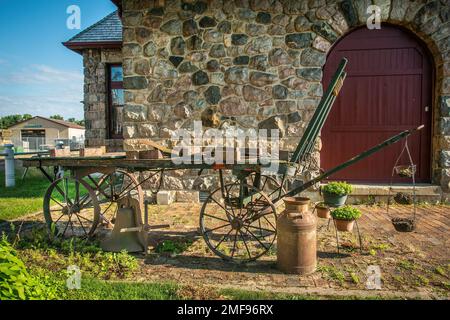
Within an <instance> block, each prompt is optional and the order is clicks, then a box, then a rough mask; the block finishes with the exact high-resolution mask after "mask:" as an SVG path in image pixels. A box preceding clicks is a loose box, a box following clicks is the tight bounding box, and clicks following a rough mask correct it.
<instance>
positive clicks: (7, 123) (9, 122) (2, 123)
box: [0, 114, 33, 129]
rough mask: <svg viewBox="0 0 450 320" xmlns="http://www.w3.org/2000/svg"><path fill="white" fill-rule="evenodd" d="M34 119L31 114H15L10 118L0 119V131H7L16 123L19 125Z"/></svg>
mask: <svg viewBox="0 0 450 320" xmlns="http://www.w3.org/2000/svg"><path fill="white" fill-rule="evenodd" d="M31 118H33V116H32V115H31V114H24V115H21V114H14V115H9V116H4V117H0V129H6V128H8V127H11V126H13V125H15V124H16V123H19V122H21V121H24V120H28V119H31Z"/></svg>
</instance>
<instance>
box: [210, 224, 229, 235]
mask: <svg viewBox="0 0 450 320" xmlns="http://www.w3.org/2000/svg"><path fill="white" fill-rule="evenodd" d="M226 226H231V224H230V223H227V224H224V225H222V226H220V227H217V228H214V229H209V230H206V231H205V233H209V232H213V231H216V230H218V229H222V228H224V227H226Z"/></svg>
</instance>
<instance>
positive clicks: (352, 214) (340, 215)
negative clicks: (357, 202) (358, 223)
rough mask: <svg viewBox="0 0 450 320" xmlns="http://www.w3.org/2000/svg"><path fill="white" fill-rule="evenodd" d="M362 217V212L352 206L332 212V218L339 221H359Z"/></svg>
mask: <svg viewBox="0 0 450 320" xmlns="http://www.w3.org/2000/svg"><path fill="white" fill-rule="evenodd" d="M361 215H362V213H361V210H359V209H357V208H355V207H352V206H344V207H341V208H337V209H335V210H333V211H332V212H331V216H332V217H333V218H334V219H338V220H355V219H359V218H360V217H361Z"/></svg>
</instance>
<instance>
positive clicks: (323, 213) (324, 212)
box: [316, 207, 331, 219]
mask: <svg viewBox="0 0 450 320" xmlns="http://www.w3.org/2000/svg"><path fill="white" fill-rule="evenodd" d="M316 210H317V216H318V217H319V218H322V219H330V218H331V210H330V208H326V207H316Z"/></svg>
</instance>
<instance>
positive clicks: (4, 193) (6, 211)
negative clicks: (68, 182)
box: [0, 169, 50, 221]
mask: <svg viewBox="0 0 450 320" xmlns="http://www.w3.org/2000/svg"><path fill="white" fill-rule="evenodd" d="M21 177H22V171H21V170H18V171H16V186H15V187H14V188H5V172H0V221H2V220H11V219H15V218H18V217H21V216H24V215H27V214H30V213H34V212H38V211H39V210H42V203H43V197H44V194H45V191H46V190H47V187H48V186H49V184H50V183H49V182H48V180H47V179H45V178H44V177H43V176H42V174H41V173H40V172H39V171H37V170H32V169H30V170H29V171H28V174H27V176H26V177H25V180H22V179H21Z"/></svg>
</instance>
